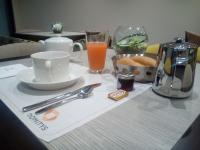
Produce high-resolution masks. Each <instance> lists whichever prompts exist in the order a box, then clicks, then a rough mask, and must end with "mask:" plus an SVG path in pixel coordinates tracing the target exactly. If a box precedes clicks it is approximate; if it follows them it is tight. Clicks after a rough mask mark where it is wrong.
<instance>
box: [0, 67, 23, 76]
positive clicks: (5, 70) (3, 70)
mask: <svg viewBox="0 0 200 150" xmlns="http://www.w3.org/2000/svg"><path fill="white" fill-rule="evenodd" d="M26 68H27V67H26V66H24V65H22V64H14V65H8V66H4V67H0V79H2V78H8V77H12V76H16V75H17V73H18V72H19V71H21V70H24V69H26Z"/></svg>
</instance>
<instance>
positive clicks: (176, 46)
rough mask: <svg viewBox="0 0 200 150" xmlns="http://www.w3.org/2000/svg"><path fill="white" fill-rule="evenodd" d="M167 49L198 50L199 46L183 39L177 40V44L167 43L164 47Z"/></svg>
mask: <svg viewBox="0 0 200 150" xmlns="http://www.w3.org/2000/svg"><path fill="white" fill-rule="evenodd" d="M163 46H164V47H166V48H172V49H174V50H176V51H185V50H187V49H196V48H197V47H198V46H197V45H196V44H193V43H189V42H185V40H184V39H183V38H180V37H178V38H175V42H169V43H165V44H164V45H163Z"/></svg>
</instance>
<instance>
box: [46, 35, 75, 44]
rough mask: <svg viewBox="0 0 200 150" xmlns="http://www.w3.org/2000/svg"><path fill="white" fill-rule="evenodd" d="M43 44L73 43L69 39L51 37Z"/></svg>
mask: <svg viewBox="0 0 200 150" xmlns="http://www.w3.org/2000/svg"><path fill="white" fill-rule="evenodd" d="M45 42H50V43H66V42H67V43H68V42H73V41H72V40H71V39H69V38H67V37H62V36H57V37H51V38H48V39H46V40H45Z"/></svg>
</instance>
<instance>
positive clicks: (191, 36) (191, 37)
mask: <svg viewBox="0 0 200 150" xmlns="http://www.w3.org/2000/svg"><path fill="white" fill-rule="evenodd" d="M185 41H187V42H190V43H195V44H197V45H198V46H200V34H196V33H192V32H188V31H185Z"/></svg>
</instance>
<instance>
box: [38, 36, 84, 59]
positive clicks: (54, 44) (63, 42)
mask: <svg viewBox="0 0 200 150" xmlns="http://www.w3.org/2000/svg"><path fill="white" fill-rule="evenodd" d="M39 42H40V43H42V44H43V45H44V50H45V51H65V52H68V53H69V54H70V58H71V60H77V61H78V60H81V58H80V57H81V55H82V51H83V46H82V44H81V43H77V42H76V43H73V41H72V40H71V39H69V38H67V37H61V36H58V37H51V38H48V39H46V40H45V41H43V40H40V41H39ZM75 45H77V46H78V47H79V48H80V53H77V52H73V48H74V46H75Z"/></svg>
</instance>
